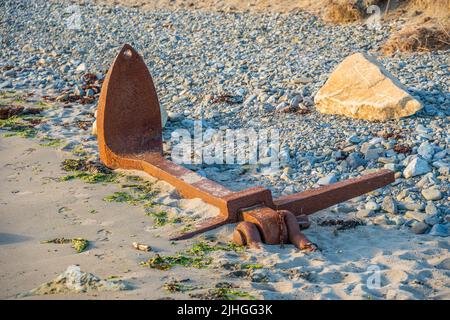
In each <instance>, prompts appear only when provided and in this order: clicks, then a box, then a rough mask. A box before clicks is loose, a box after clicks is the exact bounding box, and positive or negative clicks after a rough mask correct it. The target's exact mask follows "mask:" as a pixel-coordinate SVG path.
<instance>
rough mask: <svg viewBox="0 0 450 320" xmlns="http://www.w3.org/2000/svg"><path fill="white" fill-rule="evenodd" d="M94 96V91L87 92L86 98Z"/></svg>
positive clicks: (88, 90)
mask: <svg viewBox="0 0 450 320" xmlns="http://www.w3.org/2000/svg"><path fill="white" fill-rule="evenodd" d="M94 95H95V92H94V90H92V89H87V90H86V97H93V96H94Z"/></svg>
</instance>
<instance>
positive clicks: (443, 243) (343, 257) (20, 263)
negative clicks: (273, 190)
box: [0, 135, 450, 299]
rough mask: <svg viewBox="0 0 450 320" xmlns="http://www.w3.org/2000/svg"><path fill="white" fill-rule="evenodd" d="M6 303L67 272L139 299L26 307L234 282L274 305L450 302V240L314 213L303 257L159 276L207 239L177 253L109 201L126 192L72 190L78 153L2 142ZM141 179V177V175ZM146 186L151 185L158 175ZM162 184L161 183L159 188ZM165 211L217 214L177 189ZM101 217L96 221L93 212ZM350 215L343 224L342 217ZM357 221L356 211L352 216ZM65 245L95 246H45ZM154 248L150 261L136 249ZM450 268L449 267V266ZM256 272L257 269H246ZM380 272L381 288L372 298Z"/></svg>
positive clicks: (282, 255)
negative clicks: (75, 270)
mask: <svg viewBox="0 0 450 320" xmlns="http://www.w3.org/2000/svg"><path fill="white" fill-rule="evenodd" d="M0 155H1V157H0V185H1V186H2V187H1V189H0V297H1V298H3V299H5V298H6V299H14V298H16V297H17V294H19V293H23V292H26V291H28V290H31V289H33V288H35V287H37V286H39V285H41V284H42V283H45V282H47V281H50V280H52V279H54V278H55V277H56V276H57V275H58V274H60V273H62V272H63V271H64V270H66V268H67V267H68V266H69V265H73V264H78V265H80V267H81V270H82V271H85V272H90V273H93V274H95V275H97V276H99V277H101V278H108V277H111V276H115V277H117V279H121V280H124V281H126V282H127V283H128V284H130V285H131V286H132V290H127V291H118V292H88V293H67V294H57V295H46V296H31V297H27V299H41V298H46V299H54V298H58V299H92V298H96V299H99V298H100V299H116V298H117V299H158V298H164V297H172V298H176V299H179V298H189V293H203V292H205V291H206V290H207V289H208V288H212V287H214V286H216V285H217V284H218V283H220V282H229V283H232V284H234V285H235V286H237V287H239V290H242V291H245V292H248V293H249V294H251V295H253V296H254V297H256V298H265V299H384V298H387V299H449V298H450V271H449V270H448V267H449V266H448V265H449V261H448V259H449V257H450V255H449V249H450V243H449V240H448V238H439V237H432V236H428V235H415V234H412V233H410V232H409V231H407V230H397V229H396V228H395V227H394V226H386V225H383V226H376V225H368V226H360V227H357V228H355V229H350V230H345V231H337V232H336V231H334V230H333V227H321V226H318V225H317V224H316V223H314V221H317V220H318V219H323V218H324V217H329V216H332V217H334V218H336V214H335V213H332V212H331V211H324V212H321V213H319V214H317V215H314V218H313V224H312V226H311V228H310V229H309V230H307V231H306V234H307V235H308V236H309V237H310V238H311V240H313V241H314V242H316V243H317V244H318V245H319V247H321V248H322V251H321V252H317V253H313V254H305V253H303V252H299V251H298V250H297V249H296V248H294V247H293V246H292V245H286V246H285V247H284V248H280V247H279V246H264V248H263V249H262V250H259V251H255V250H247V251H245V252H244V253H234V252H223V251H216V252H212V253H209V254H208V256H209V257H212V258H213V264H212V265H211V266H209V267H208V268H206V269H195V268H185V267H180V266H178V267H174V268H172V269H170V270H168V271H161V270H156V269H150V268H146V267H143V266H140V265H139V263H140V262H141V261H144V260H146V259H148V258H149V257H152V256H154V254H155V253H154V252H158V253H160V254H161V255H167V254H174V253H176V252H179V251H182V250H185V249H186V248H189V247H191V246H192V244H193V243H195V242H196V241H198V239H192V240H187V241H181V242H177V243H171V242H170V241H168V238H169V235H170V234H173V233H174V232H175V231H176V230H179V229H180V226H179V225H174V224H169V225H167V226H165V227H162V228H155V227H154V226H153V224H152V219H151V218H150V217H147V216H145V214H144V211H143V208H142V207H140V206H133V205H130V204H127V203H113V202H105V201H103V198H104V197H105V196H108V195H110V194H112V193H114V192H116V191H121V190H122V189H121V186H120V184H117V183H107V184H87V183H85V182H82V181H80V180H71V181H65V182H62V181H60V180H59V178H60V177H62V176H63V175H65V174H67V173H66V172H63V171H62V170H61V169H60V163H61V161H62V160H63V159H64V158H67V157H73V156H72V155H70V154H68V153H64V152H62V151H59V150H56V149H54V148H50V147H42V146H40V145H39V144H37V143H36V142H35V141H32V140H26V139H23V138H18V137H10V138H4V137H3V135H2V137H1V138H0ZM132 174H134V173H132ZM148 179H150V180H153V179H152V178H151V177H148ZM153 181H154V180H153ZM155 186H158V188H159V189H160V190H161V191H160V194H159V195H158V199H159V200H158V202H160V203H165V205H164V204H162V205H161V208H164V209H165V210H171V211H172V212H173V213H174V214H180V215H181V216H183V217H185V218H186V217H191V218H192V217H193V216H194V215H195V216H196V219H199V218H204V217H207V216H209V215H212V214H215V212H216V209H215V208H213V207H211V206H207V205H206V204H204V203H202V202H201V201H200V200H198V199H193V200H185V199H179V197H178V196H177V194H176V192H175V191H174V190H173V188H172V187H171V186H170V185H168V184H166V183H164V182H157V183H156V185H155ZM92 210H96V212H95V213H91V211H92ZM341 215H342V214H341ZM348 215H349V216H352V215H353V213H349V214H348ZM231 230H232V226H226V227H222V228H220V229H217V230H214V231H210V232H209V233H207V234H206V235H205V237H206V238H211V239H212V238H215V239H218V240H220V241H223V242H227V241H229V238H230V235H231ZM57 237H65V238H71V237H83V238H86V239H88V240H90V241H91V245H90V246H89V247H88V248H87V250H86V251H85V252H83V253H75V251H74V249H72V248H71V247H70V245H56V244H41V243H40V241H42V240H46V239H52V238H57ZM135 241H137V242H140V243H145V244H149V245H151V246H152V248H153V250H154V252H141V251H137V250H135V249H134V248H133V247H132V245H131V244H132V242H135ZM445 259H447V264H446V267H445V266H444V263H442V262H443V261H444V260H445ZM240 264H241V265H242V264H254V265H259V266H260V267H262V268H261V269H255V270H253V271H246V272H243V271H242V270H236V268H235V267H233V266H236V265H240ZM445 268H447V269H445ZM376 269H379V270H380V272H379V280H380V286H379V287H375V288H372V289H370V288H368V286H367V284H368V281H369V283H371V279H372V280H375V281H376V276H375V278H374V272H373V271H374V270H376ZM183 279H190V280H189V281H188V282H187V283H189V284H190V285H192V286H195V287H198V288H197V289H195V290H193V291H191V292H185V293H169V292H167V291H166V290H165V289H163V285H164V283H166V282H170V281H172V280H183Z"/></svg>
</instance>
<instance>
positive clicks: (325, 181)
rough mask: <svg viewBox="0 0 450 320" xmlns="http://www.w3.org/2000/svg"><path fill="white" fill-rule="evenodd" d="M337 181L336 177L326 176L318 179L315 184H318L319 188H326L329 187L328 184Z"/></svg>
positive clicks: (332, 175)
mask: <svg viewBox="0 0 450 320" xmlns="http://www.w3.org/2000/svg"><path fill="white" fill-rule="evenodd" d="M337 181H338V180H337V178H336V175H334V174H330V175H327V176H325V177H322V178H320V179H319V180H318V181H317V184H319V185H321V186H326V185H329V184H332V183H336V182H337Z"/></svg>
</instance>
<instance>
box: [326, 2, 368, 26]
mask: <svg viewBox="0 0 450 320" xmlns="http://www.w3.org/2000/svg"><path fill="white" fill-rule="evenodd" d="M363 17H364V14H363V12H362V11H361V9H360V8H359V7H358V5H357V4H356V3H351V2H349V1H345V2H335V1H330V3H329V4H328V6H327V8H326V11H325V16H324V19H325V20H327V21H330V22H333V23H351V22H356V21H360V20H362V19H363Z"/></svg>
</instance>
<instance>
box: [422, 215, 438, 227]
mask: <svg viewBox="0 0 450 320" xmlns="http://www.w3.org/2000/svg"><path fill="white" fill-rule="evenodd" d="M424 221H425V223H427V224H429V225H430V226H434V225H435V224H438V223H439V222H440V221H441V218H440V217H439V215H437V214H435V215H431V216H428V217H426V218H425V220H424Z"/></svg>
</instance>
